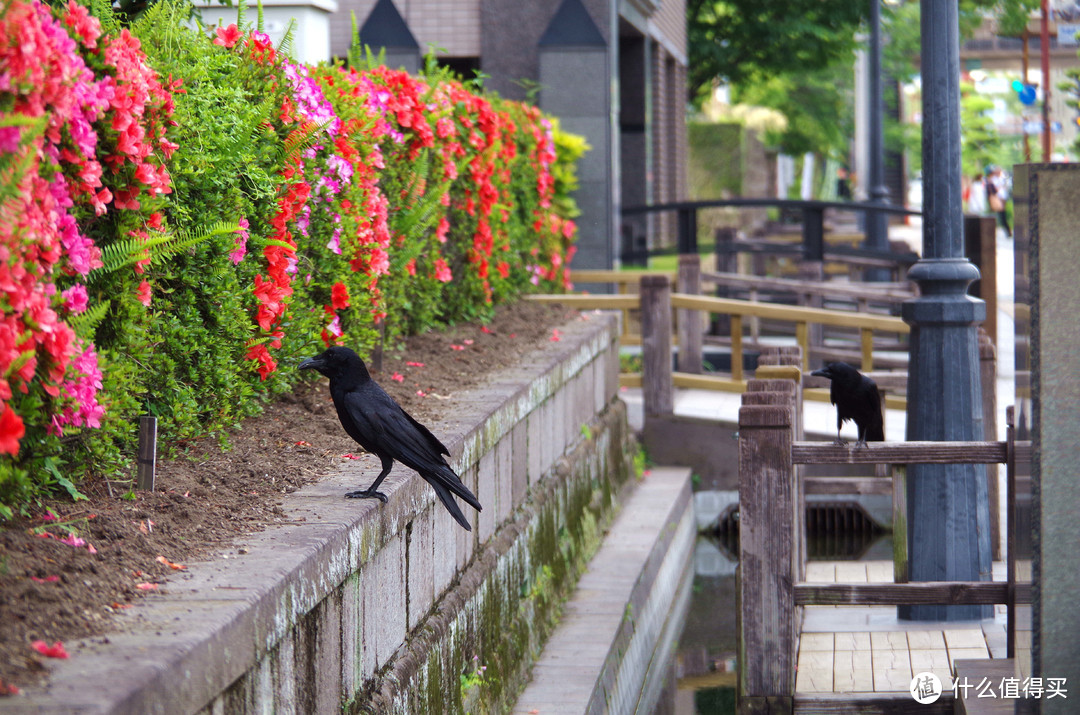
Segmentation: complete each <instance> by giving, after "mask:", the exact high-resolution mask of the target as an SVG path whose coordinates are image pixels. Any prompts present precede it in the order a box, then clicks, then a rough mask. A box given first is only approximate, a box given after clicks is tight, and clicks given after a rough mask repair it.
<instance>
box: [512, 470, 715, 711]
mask: <svg viewBox="0 0 1080 715" xmlns="http://www.w3.org/2000/svg"><path fill="white" fill-rule="evenodd" d="M695 536H696V529H695V527H694V507H693V499H692V496H691V489H690V470H689V469H684V468H670V467H666V468H665V467H661V468H656V469H653V470H652V472H651V473H650V474H649V475H647V476H646V478H645V479H644V480H643V481H642V483H641V484H640V485H639V486H638V487H637V488H636V489H635V490H634V493H633V494H632V495H631V496H630V497H629V498H628V499H627V500H626V502H625V503H624V504H623V507H622V509H621V511H620V512H619V515H618V516H617V517H616V518H615V521H614V522H613V524H612V526H611V530H610V531H609V532H608V534H607V536H605V538H604V543H603V545H602V546H601V547H600V549H599V551H597V553H596V555H595V556H594V557H593V558H592V560H591V561H590V562H589V567H588V569H587V570H586V572H585V573H584V574H583V575H582V577H581V579H580V581H578V585H577V589H576V590H575V591H574V593H573V595H572V596H571V597H570V600H569V601H568V602H567V604H566V606H565V607H564V609H563V616H562V619H561V621H560V623H559V626H558V628H556V630H555V632H554V633H553V634H552V636H551V638H550V639H549V640H548V642H547V645H545V646H544V652H543V654H542V655H541V656H540V658H539V659H538V660H537V662H536V665H535V666H533V670H532V679H531V682H530V683H529V685H528V686H527V687H526V689H525V691H524V692H523V693H522V694H521V696H520V698H518V701H517V703H516V705H515V706H514V709H513V712H514V713H515V715H518V714H520V715H526V714H527V713H535V712H541V713H556V712H559V713H561V712H567V713H569V712H575V713H607V712H613V713H629V712H652V711H653V709H654V707H655V706H656V703H657V699H658V697H659V695H660V692H661V689H662V684H663V679H664V676H665V675H666V672H667V670H666V668H665V665H666V664H668V663H670V656H671V655H672V654H673V652H674V651H673V646H674V641H675V639H676V638H677V637H678V634H679V628H680V627H681V624H682V622H683V620H684V617H685V613H686V609H687V607H688V605H689V598H690V586H691V581H692V576H693V570H692V559H693V551H694V538H695Z"/></svg>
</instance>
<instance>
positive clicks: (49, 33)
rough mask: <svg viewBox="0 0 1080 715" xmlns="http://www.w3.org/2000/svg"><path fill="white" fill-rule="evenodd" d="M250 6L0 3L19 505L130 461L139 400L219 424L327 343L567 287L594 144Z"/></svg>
mask: <svg viewBox="0 0 1080 715" xmlns="http://www.w3.org/2000/svg"><path fill="white" fill-rule="evenodd" d="M239 25H240V26H239V27H238V26H237V25H230V26H229V27H218V28H209V29H203V28H201V27H198V25H197V23H193V22H192V11H191V9H190V7H189V6H187V5H186V4H183V3H182V2H177V1H176V0H164V1H163V2H160V3H158V4H156V5H154V6H152V7H151V8H150V9H149V10H147V11H146V12H145V13H144V14H143V16H142V17H141V18H139V19H138V20H137V21H135V22H134V23H133V24H132V25H131V26H121V24H120V23H119V21H118V20H117V19H116V17H115V16H114V15H113V12H112V10H111V9H110V7H109V6H108V4H107V3H105V2H104V0H95V4H93V5H91V6H90V7H89V8H87V7H84V6H82V5H79V4H77V3H76V2H74V0H70V1H69V2H68V3H67V4H66V5H61V4H57V5H55V6H52V7H50V6H49V5H45V4H42V3H40V2H38V1H37V0H8V1H7V2H6V3H5V4H4V5H3V6H2V8H0V402H2V406H0V516H11V515H12V514H13V513H15V512H17V511H26V509H28V508H29V506H30V505H32V504H33V502H34V501H35V500H36V499H38V498H40V496H42V495H43V494H46V493H49V492H50V491H52V490H55V489H56V488H58V487H60V488H64V489H67V490H68V491H69V492H70V493H72V495H73V496H77V495H78V491H77V484H78V480H79V478H82V477H83V476H85V475H86V474H98V475H102V476H105V477H107V478H121V479H123V478H128V476H129V465H130V457H131V455H132V454H133V453H134V442H135V438H136V423H137V418H138V416H139V415H142V414H153V415H156V416H157V417H158V418H159V432H160V433H161V434H162V441H163V442H166V443H167V442H175V441H177V440H184V439H188V438H190V437H193V436H196V435H202V434H206V433H207V432H211V431H217V430H221V429H222V428H225V427H228V426H231V425H233V424H235V423H236V422H237V421H238V420H239V419H240V418H242V417H245V416H248V415H250V414H253V413H255V412H257V411H258V410H259V408H260V405H261V404H262V403H263V402H265V400H266V399H267V398H268V397H269V396H271V395H273V394H275V393H278V392H281V391H283V390H287V389H289V388H290V387H291V386H292V384H293V381H295V380H296V379H297V375H296V371H295V370H294V369H293V368H294V366H295V364H296V363H297V362H298V361H299V359H300V358H302V357H304V356H307V355H310V354H312V353H314V352H317V351H318V350H320V349H321V348H322V347H323V346H324V345H329V344H335V343H336V344H348V345H350V346H353V347H355V348H357V349H358V350H359V351H361V352H366V351H369V350H370V349H371V348H372V347H373V346H375V345H376V343H377V342H378V341H379V340H385V341H389V342H390V343H393V342H394V341H395V340H397V339H398V338H400V336H402V335H404V334H407V333H411V332H415V331H421V330H424V329H427V328H429V327H432V326H437V325H439V324H442V323H446V322H452V321H456V320H460V319H475V318H479V319H483V318H484V317H485V316H488V315H490V313H491V311H492V309H493V306H494V305H496V304H497V303H499V302H500V301H505V300H507V299H511V298H513V297H514V296H516V295H518V294H520V293H521V292H523V291H527V290H530V289H532V288H534V287H539V288H540V289H542V290H547V291H550V290H558V289H561V288H562V287H563V286H564V284H565V267H566V265H567V263H568V262H569V260H570V258H571V256H572V254H573V250H574V249H573V240H574V237H575V231H576V228H575V225H574V223H573V221H572V218H573V216H574V214H575V208H574V206H573V202H572V201H571V200H569V198H568V190H569V188H571V187H572V185H573V181H574V176H573V164H574V161H575V160H576V158H577V156H579V155H580V153H581V152H582V151H584V149H585V147H584V145H583V143H582V142H580V141H575V140H574V138H573V137H569V136H566V135H563V136H561V137H560V141H558V142H556V134H557V133H558V132H557V130H556V129H555V128H554V127H553V125H552V121H551V120H550V119H549V118H546V117H544V116H543V115H542V114H541V113H540V112H539V111H538V110H537V109H536V108H535V107H532V106H529V105H526V104H522V103H517V102H510V101H505V100H502V99H499V98H498V97H494V96H488V95H485V94H484V93H482V91H480V89H479V88H478V87H476V86H470V85H467V84H463V83H462V82H460V81H457V80H455V79H453V78H451V77H450V76H449V75H448V74H446V73H444V72H440V71H439V70H437V69H436V68H435V67H434V66H433V65H431V64H430V63H429V67H428V71H427V72H425V74H424V75H423V76H421V77H412V76H409V75H407V74H405V73H403V72H399V71H394V70H390V69H387V68H386V67H383V66H376V65H374V64H373V63H362V62H353V63H351V65H352V66H351V67H346V66H344V65H342V64H338V65H333V66H329V65H320V66H305V65H302V64H299V63H296V62H294V61H292V60H291V59H290V58H289V56H288V54H287V52H286V50H287V48H285V47H274V46H273V45H272V43H271V42H270V40H269V38H268V37H267V36H266V35H265V34H264V33H262V32H260V31H259V30H258V29H251V28H249V27H245V26H244V24H243V20H242V18H241V19H240V21H239ZM557 146H558V147H559V148H558V149H557Z"/></svg>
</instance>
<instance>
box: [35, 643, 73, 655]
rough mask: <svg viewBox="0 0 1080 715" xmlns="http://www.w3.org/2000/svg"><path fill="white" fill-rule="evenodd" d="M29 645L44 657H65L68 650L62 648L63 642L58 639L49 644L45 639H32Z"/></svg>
mask: <svg viewBox="0 0 1080 715" xmlns="http://www.w3.org/2000/svg"><path fill="white" fill-rule="evenodd" d="M30 647H31V648H33V649H34V650H36V651H37V652H38V653H41V654H42V655H43V656H45V657H46V658H67V657H69V656H68V652H67V651H66V650H65V649H64V644H63V643H62V642H60V641H56V642H55V643H53V644H52V645H49V644H48V643H46V642H45V641H34V642H33V643H31V644H30Z"/></svg>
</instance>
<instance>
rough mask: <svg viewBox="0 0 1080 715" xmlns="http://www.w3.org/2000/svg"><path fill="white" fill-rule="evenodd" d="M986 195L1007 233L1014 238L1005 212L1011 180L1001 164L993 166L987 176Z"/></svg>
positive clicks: (991, 208)
mask: <svg viewBox="0 0 1080 715" xmlns="http://www.w3.org/2000/svg"><path fill="white" fill-rule="evenodd" d="M986 197H987V201H988V202H989V204H990V210H991V211H993V212H994V213H995V214H997V218H998V223H999V224H1001V227H1002V228H1003V229H1005V235H1006V236H1008V237H1010V238H1012V229H1011V228H1009V217H1008V216H1007V215H1006V213H1005V208H1006V202H1008V200H1009V180H1008V177H1006V176H1005V172H1004V171H1003V170H1002V168H1001V167H1000V166H993V167H991V168H990V171H989V172H988V174H987V177H986Z"/></svg>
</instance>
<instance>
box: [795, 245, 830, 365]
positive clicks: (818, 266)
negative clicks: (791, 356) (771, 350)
mask: <svg viewBox="0 0 1080 715" xmlns="http://www.w3.org/2000/svg"><path fill="white" fill-rule="evenodd" d="M799 279H800V280H803V281H812V282H814V283H823V282H824V281H825V263H824V262H823V261H820V260H810V259H803V262H802V263H800V264H799ZM797 300H798V304H799V305H803V306H807V307H809V308H820V307H822V305H823V304H824V297H823V296H822V294H821V293H816V292H815V293H810V292H806V293H803V292H800V293H798V294H797ZM824 334H825V328H824V326H823V325H821V323H811V324H810V326H809V334H808V339H809V346H810V347H812V348H820V347H821V346H822V345H823V344H824V341H825V337H824ZM808 357H809V356H808Z"/></svg>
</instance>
